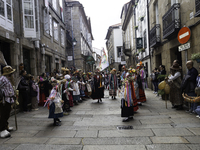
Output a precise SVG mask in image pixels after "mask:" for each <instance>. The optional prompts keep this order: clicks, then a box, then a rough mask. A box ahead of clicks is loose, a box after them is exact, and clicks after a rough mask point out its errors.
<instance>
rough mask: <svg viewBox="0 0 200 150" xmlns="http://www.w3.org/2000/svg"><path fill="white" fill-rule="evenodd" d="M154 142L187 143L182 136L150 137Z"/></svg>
mask: <svg viewBox="0 0 200 150" xmlns="http://www.w3.org/2000/svg"><path fill="white" fill-rule="evenodd" d="M150 138H151V140H152V142H153V143H154V144H175V143H178V144H180V143H189V142H188V141H187V140H186V139H185V138H183V137H150Z"/></svg>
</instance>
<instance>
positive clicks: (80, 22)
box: [64, 0, 95, 72]
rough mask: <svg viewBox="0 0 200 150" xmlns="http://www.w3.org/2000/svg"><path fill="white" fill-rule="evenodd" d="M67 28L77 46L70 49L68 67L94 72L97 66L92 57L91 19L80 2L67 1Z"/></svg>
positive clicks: (65, 10) (65, 13)
mask: <svg viewBox="0 0 200 150" xmlns="http://www.w3.org/2000/svg"><path fill="white" fill-rule="evenodd" d="M64 18H65V26H66V28H67V29H68V31H69V33H70V35H71V37H72V40H73V41H76V42H77V44H76V45H72V47H71V48H70V49H68V51H67V53H68V58H69V59H68V66H69V67H75V68H77V69H82V70H83V71H85V72H87V71H92V69H93V65H94V64H95V61H94V58H93V57H92V40H94V38H93V35H92V30H91V22H90V18H88V17H87V16H86V14H85V11H84V7H83V5H82V4H81V3H80V2H78V1H71V0H66V1H65V6H64Z"/></svg>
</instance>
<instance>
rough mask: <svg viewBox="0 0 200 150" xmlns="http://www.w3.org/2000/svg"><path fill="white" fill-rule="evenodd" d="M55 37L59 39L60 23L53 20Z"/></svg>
mask: <svg viewBox="0 0 200 150" xmlns="http://www.w3.org/2000/svg"><path fill="white" fill-rule="evenodd" d="M53 30H54V39H55V40H56V41H58V23H57V22H56V21H53Z"/></svg>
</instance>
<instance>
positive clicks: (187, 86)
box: [181, 75, 196, 93]
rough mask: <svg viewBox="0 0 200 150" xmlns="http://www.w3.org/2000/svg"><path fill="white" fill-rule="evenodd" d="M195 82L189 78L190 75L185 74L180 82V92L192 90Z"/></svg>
mask: <svg viewBox="0 0 200 150" xmlns="http://www.w3.org/2000/svg"><path fill="white" fill-rule="evenodd" d="M195 87H196V85H195V83H194V82H192V80H191V76H190V75H186V76H185V77H184V78H183V80H182V84H181V89H182V92H184V93H191V92H194V90H195Z"/></svg>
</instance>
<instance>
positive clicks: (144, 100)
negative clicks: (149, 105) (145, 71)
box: [137, 62, 146, 106]
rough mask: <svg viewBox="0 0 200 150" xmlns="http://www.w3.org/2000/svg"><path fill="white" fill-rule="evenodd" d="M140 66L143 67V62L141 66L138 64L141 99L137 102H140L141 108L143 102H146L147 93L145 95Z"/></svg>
mask: <svg viewBox="0 0 200 150" xmlns="http://www.w3.org/2000/svg"><path fill="white" fill-rule="evenodd" d="M140 65H141V62H140V63H139V64H137V69H138V72H137V83H138V88H139V99H138V100H137V101H138V105H140V106H141V105H142V103H143V102H146V96H145V93H144V88H143V85H142V80H141V77H140V74H141V72H140Z"/></svg>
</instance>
